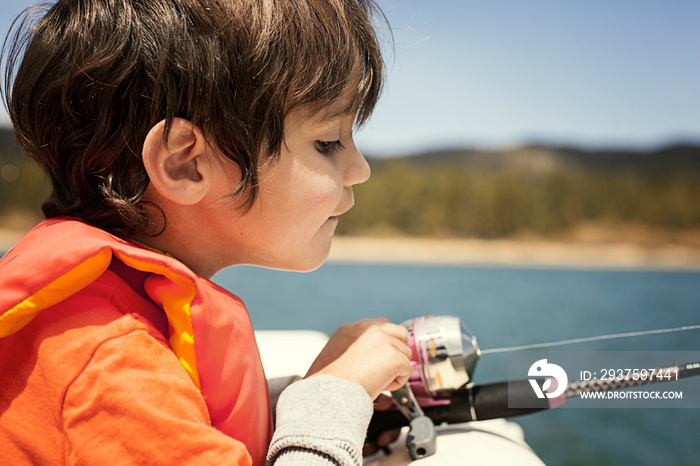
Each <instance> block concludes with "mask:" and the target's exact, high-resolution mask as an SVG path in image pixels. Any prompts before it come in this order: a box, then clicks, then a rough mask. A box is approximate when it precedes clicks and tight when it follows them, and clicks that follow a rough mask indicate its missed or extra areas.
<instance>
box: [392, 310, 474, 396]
mask: <svg viewBox="0 0 700 466" xmlns="http://www.w3.org/2000/svg"><path fill="white" fill-rule="evenodd" d="M403 325H404V326H405V327H406V328H407V329H408V332H409V337H408V346H409V347H410V348H411V350H412V351H413V358H412V359H411V364H412V365H413V371H412V372H411V378H410V379H409V382H408V384H409V386H410V387H411V390H413V394H414V395H415V396H416V399H417V401H418V404H420V405H421V406H423V407H430V406H437V405H443V404H448V403H449V402H450V401H449V394H450V392H452V391H454V390H457V389H459V388H462V387H464V386H465V385H466V384H468V383H469V382H471V380H472V375H473V374H474V368H475V367H476V362H477V361H478V360H479V357H480V356H481V351H480V350H479V343H478V342H477V340H476V336H474V334H473V333H472V332H471V331H470V330H469V329H468V328H467V327H466V326H465V325H464V323H462V321H461V320H460V319H459V318H457V317H453V316H433V315H430V316H421V317H416V318H415V319H411V320H407V321H406V322H404V323H403Z"/></svg>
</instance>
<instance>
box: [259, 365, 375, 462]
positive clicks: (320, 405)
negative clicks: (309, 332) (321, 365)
mask: <svg viewBox="0 0 700 466" xmlns="http://www.w3.org/2000/svg"><path fill="white" fill-rule="evenodd" d="M372 412H373V404H372V400H371V399H370V397H369V395H368V394H367V392H366V391H365V390H364V389H363V388H362V387H360V386H359V385H356V384H354V383H351V382H348V381H346V380H343V379H340V378H337V377H332V376H328V375H319V376H315V377H310V378H308V379H304V380H301V381H299V382H295V383H293V384H291V385H290V386H289V387H288V388H287V389H286V390H285V391H283V392H282V394H281V395H280V398H279V401H278V403H277V429H276V431H275V434H274V435H273V437H272V442H271V444H270V449H269V453H268V462H269V464H274V465H275V466H281V465H285V466H287V465H305V466H328V465H343V466H344V465H361V464H362V445H363V444H364V439H365V435H366V432H367V426H368V425H369V421H370V419H371V417H372Z"/></svg>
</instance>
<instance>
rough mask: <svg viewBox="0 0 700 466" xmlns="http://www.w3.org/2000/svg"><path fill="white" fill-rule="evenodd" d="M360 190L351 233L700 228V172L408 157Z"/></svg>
mask: <svg viewBox="0 0 700 466" xmlns="http://www.w3.org/2000/svg"><path fill="white" fill-rule="evenodd" d="M373 168H374V169H373V174H372V177H371V178H370V180H369V181H368V182H367V183H365V184H364V185H361V186H358V187H356V188H355V198H356V206H355V208H354V209H353V210H351V211H350V212H349V213H347V214H346V215H344V216H343V219H342V221H341V223H340V225H339V232H340V233H344V234H355V235H356V234H373V233H401V234H406V235H419V236H453V237H481V238H499V237H507V236H511V235H514V234H517V233H520V232H532V233H536V234H539V235H542V236H547V235H551V234H553V233H557V232H561V231H564V230H567V229H569V228H572V227H574V226H576V225H578V224H581V223H585V222H601V223H608V224H611V225H620V224H632V225H643V226H650V227H656V228H665V229H670V230H674V231H678V230H684V229H690V228H697V227H699V226H700V173H698V172H690V171H681V170H675V171H666V172H663V173H657V172H646V173H635V172H619V171H615V172H604V171H591V170H582V169H571V168H561V169H558V170H555V171H552V172H550V173H546V174H541V173H539V174H533V173H530V172H526V171H522V170H514V169H505V170H492V169H486V168H483V167H482V168H479V167H468V166H460V165H456V164H439V165H432V166H431V165H428V166H416V165H415V164H412V163H409V162H408V161H407V160H396V161H389V162H386V163H381V164H379V166H378V167H373Z"/></svg>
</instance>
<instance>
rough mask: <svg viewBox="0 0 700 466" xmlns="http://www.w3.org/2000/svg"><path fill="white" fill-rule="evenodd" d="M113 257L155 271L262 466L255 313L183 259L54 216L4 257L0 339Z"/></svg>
mask: <svg viewBox="0 0 700 466" xmlns="http://www.w3.org/2000/svg"><path fill="white" fill-rule="evenodd" d="M113 257H116V258H118V259H119V260H120V261H121V262H123V263H124V264H126V265H127V266H128V267H131V268H133V269H135V270H138V271H141V272H147V273H148V274H149V276H148V278H147V279H146V281H145V283H144V287H145V290H146V292H147V293H148V295H149V296H150V298H151V299H152V300H153V301H154V302H155V303H156V304H158V305H159V306H160V307H161V308H162V309H163V311H164V312H165V314H166V316H167V319H168V326H169V336H168V339H169V343H170V347H171V349H172V350H173V352H174V353H175V355H176V356H177V357H178V359H179V361H180V363H181V364H182V366H183V368H184V369H185V370H186V371H187V373H188V374H189V376H190V378H191V379H192V381H193V382H194V384H195V385H196V386H197V388H198V389H199V391H200V392H201V394H202V396H203V398H204V401H205V403H206V405H207V408H208V410H209V415H210V418H211V422H212V425H213V426H214V427H215V428H216V429H218V430H219V431H221V432H223V433H225V434H226V435H228V436H230V437H232V438H235V439H237V440H240V441H241V442H243V443H244V444H245V445H246V447H247V449H248V452H249V453H250V455H251V457H252V459H253V464H262V463H263V462H264V459H265V455H266V452H267V447H268V445H269V441H270V438H271V435H272V415H271V410H270V400H269V395H268V390H267V381H266V379H265V374H264V372H263V368H262V363H261V360H260V355H259V352H258V348H257V345H256V343H255V336H254V334H253V328H252V325H251V323H250V318H249V316H248V311H247V309H246V308H245V305H244V304H243V302H242V301H241V300H240V299H239V298H238V297H236V296H235V295H233V294H231V293H229V292H228V291H226V290H224V289H223V288H221V287H219V286H217V285H216V284H214V283H212V282H211V281H209V280H207V279H205V278H202V277H200V276H198V275H197V274H195V273H194V272H192V271H191V270H190V269H188V268H187V267H186V266H185V265H184V264H182V263H181V262H179V261H178V260H176V259H174V258H173V257H170V256H168V255H166V254H162V253H159V252H155V251H151V250H149V249H146V248H144V247H142V246H140V245H138V244H135V243H132V242H130V241H126V240H124V239H121V238H118V237H116V236H113V235H111V234H109V233H107V232H105V231H103V230H100V229H97V228H94V227H91V226H89V225H87V224H85V223H82V222H80V221H78V220H75V219H73V218H69V217H58V218H53V219H49V220H45V221H43V222H41V223H40V224H39V225H37V226H36V227H35V228H34V229H32V231H30V232H29V233H28V234H27V235H26V236H25V237H24V238H22V239H21V240H20V241H19V242H18V243H17V244H16V245H15V247H14V248H12V249H11V250H10V251H9V252H8V253H7V254H6V255H5V256H4V257H3V258H2V259H0V290H1V292H0V338H2V337H6V336H8V335H10V334H12V333H14V332H16V331H18V330H19V329H21V328H22V327H24V326H25V325H27V324H28V323H29V322H31V321H32V319H33V318H34V317H35V316H36V315H37V314H38V313H39V312H42V311H44V310H46V311H45V312H50V308H51V307H52V306H54V305H56V304H58V303H60V302H61V301H62V300H64V299H66V298H67V297H69V296H71V295H73V294H75V293H77V292H78V291H80V290H81V289H83V288H84V287H86V286H88V285H89V284H90V283H92V282H93V281H94V280H95V279H97V278H98V277H99V276H100V275H102V274H103V273H104V272H105V270H106V269H107V268H108V267H109V265H110V263H111V261H112V258H113Z"/></svg>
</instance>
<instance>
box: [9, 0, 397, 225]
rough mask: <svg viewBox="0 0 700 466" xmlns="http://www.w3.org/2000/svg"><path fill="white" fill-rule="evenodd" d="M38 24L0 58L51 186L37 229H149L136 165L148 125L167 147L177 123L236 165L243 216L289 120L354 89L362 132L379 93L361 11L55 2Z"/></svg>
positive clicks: (237, 3)
mask: <svg viewBox="0 0 700 466" xmlns="http://www.w3.org/2000/svg"><path fill="white" fill-rule="evenodd" d="M40 11H41V12H42V13H43V10H40V8H39V7H35V8H30V9H28V10H27V11H25V13H24V15H23V16H21V17H20V18H18V20H16V22H15V25H14V26H13V30H12V31H13V32H12V33H11V35H8V37H7V39H6V41H5V45H4V47H3V52H2V54H3V57H5V58H6V60H7V64H6V70H5V81H4V87H5V89H4V98H5V103H6V106H7V108H8V111H9V113H10V117H11V119H12V122H13V124H14V128H15V134H16V137H17V140H18V142H19V144H20V146H21V147H22V148H23V150H24V151H25V152H26V153H28V154H29V155H30V156H31V157H32V158H33V159H34V160H36V161H37V162H38V163H39V165H41V166H42V167H43V168H44V169H45V170H46V172H47V173H48V174H49V176H50V179H51V182H52V185H53V192H52V194H51V195H50V197H49V198H48V200H47V201H46V202H45V203H44V204H43V206H42V209H43V211H44V215H45V216H46V217H47V218H50V217H55V216H58V215H72V216H76V217H78V218H81V219H82V220H84V221H86V222H88V223H91V224H93V225H95V226H97V227H100V228H103V229H105V230H108V231H111V232H113V233H116V234H119V235H125V236H136V235H139V234H143V233H144V230H145V229H146V227H147V226H148V225H149V215H148V209H147V206H146V205H144V204H145V202H144V201H143V200H142V197H143V195H144V193H145V191H146V188H147V186H148V182H149V180H148V176H147V174H146V171H145V169H144V166H143V163H142V162H141V155H140V153H141V147H142V144H143V141H144V139H145V137H146V135H147V134H148V131H149V130H150V129H151V128H152V127H153V126H154V125H155V124H156V123H158V122H159V121H161V120H163V119H165V120H166V137H167V135H168V133H169V129H170V125H171V123H172V120H173V119H174V118H176V117H181V118H185V119H187V120H190V121H191V122H193V123H194V124H196V125H197V126H199V127H200V128H201V129H202V131H203V132H204V134H205V135H206V137H207V139H208V141H210V142H213V143H215V144H216V147H217V148H218V149H219V150H220V151H221V152H222V153H223V155H224V156H225V157H228V158H229V159H231V160H233V161H234V162H236V163H237V164H238V165H239V166H240V169H241V172H242V179H241V182H240V184H239V186H238V187H237V189H236V191H235V192H234V193H233V194H234V195H236V196H242V198H243V199H244V201H245V203H244V205H247V206H250V204H252V202H253V200H254V199H255V196H256V193H257V189H256V186H257V181H258V167H259V166H260V164H261V163H263V162H264V161H265V160H269V159H275V158H276V157H277V155H278V154H279V149H280V146H281V144H282V141H283V136H284V119H285V117H286V116H287V115H288V114H289V112H290V111H291V110H293V109H295V108H299V107H310V108H313V109H316V108H321V107H323V106H325V105H328V104H330V103H331V102H333V101H334V100H336V99H338V98H339V97H340V96H341V94H343V93H344V92H345V91H347V90H348V89H353V87H354V90H355V91H356V95H357V101H356V102H355V105H356V106H357V111H358V113H357V123H358V124H362V123H363V122H364V121H365V120H366V119H367V118H368V116H369V115H370V113H371V112H372V109H373V108H374V105H375V103H376V101H377V99H378V96H379V91H380V88H381V83H382V75H383V63H382V58H381V53H380V49H379V45H378V41H377V37H376V34H375V30H374V28H373V26H372V21H373V17H374V16H380V17H381V13H380V12H379V9H378V8H377V7H376V5H375V4H374V3H373V1H372V0H267V1H265V0H258V1H255V0H150V1H136V0H59V1H58V2H56V3H55V4H54V5H53V6H52V7H51V8H50V9H49V10H48V12H46V14H45V15H44V16H43V17H42V18H41V19H39V20H38V21H33V20H32V16H34V15H37V14H38V13H39V12H40ZM358 76H359V80H358V79H357V77H358ZM260 155H262V157H263V160H259V156H260Z"/></svg>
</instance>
